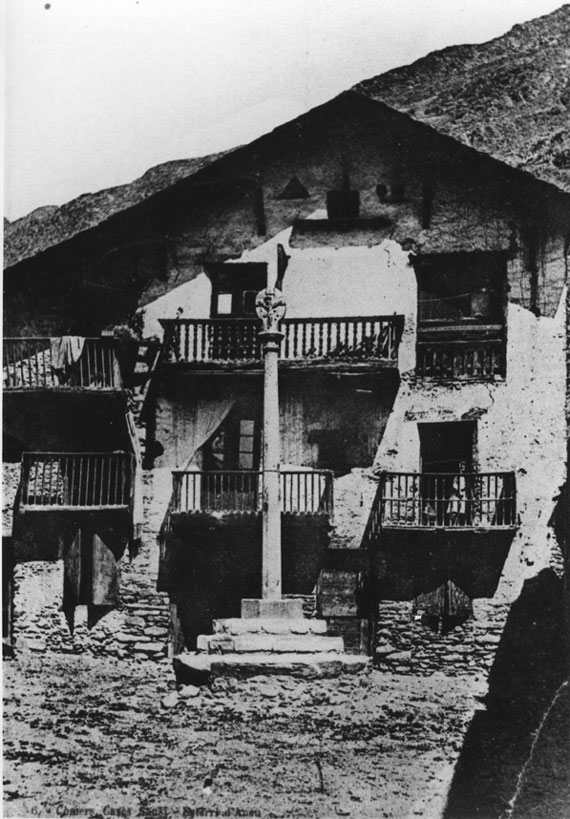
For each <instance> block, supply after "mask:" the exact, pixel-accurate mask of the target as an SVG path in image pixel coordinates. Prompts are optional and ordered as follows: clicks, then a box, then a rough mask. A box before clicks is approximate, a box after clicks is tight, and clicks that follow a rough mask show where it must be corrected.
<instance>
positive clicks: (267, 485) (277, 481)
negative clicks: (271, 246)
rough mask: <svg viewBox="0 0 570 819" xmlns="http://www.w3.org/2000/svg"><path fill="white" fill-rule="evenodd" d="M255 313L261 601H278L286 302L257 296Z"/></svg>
mask: <svg viewBox="0 0 570 819" xmlns="http://www.w3.org/2000/svg"><path fill="white" fill-rule="evenodd" d="M255 306H256V311H257V315H258V316H259V318H260V319H261V320H262V321H263V330H261V331H260V333H259V339H260V341H261V344H262V351H263V362H264V364H263V505H262V531H263V535H262V558H261V560H262V563H261V570H262V578H261V596H262V599H263V600H280V599H281V474H280V472H281V470H280V460H281V442H280V436H279V347H280V345H281V342H282V340H283V338H284V334H283V333H281V332H280V331H279V329H278V325H279V322H280V321H281V319H282V318H283V316H284V315H285V301H284V299H283V296H282V295H281V293H280V292H279V291H278V290H275V289H271V288H268V289H266V290H262V291H261V292H260V293H258V295H257V299H256V305H255Z"/></svg>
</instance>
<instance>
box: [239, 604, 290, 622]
mask: <svg viewBox="0 0 570 819" xmlns="http://www.w3.org/2000/svg"><path fill="white" fill-rule="evenodd" d="M241 616H242V617H243V618H244V619H246V618H252V617H260V618H261V619H263V620H300V619H302V617H303V602H302V601H301V600H256V599H246V600H242V601H241Z"/></svg>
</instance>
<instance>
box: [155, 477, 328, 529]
mask: <svg viewBox="0 0 570 819" xmlns="http://www.w3.org/2000/svg"><path fill="white" fill-rule="evenodd" d="M172 475H173V498H172V506H171V513H172V514H192V513H227V514H235V513H244V512H260V511H261V501H262V491H263V473H262V472H257V471H246V470H234V471H215V472H214V471H210V472H204V471H188V470H176V471H174V472H173V473H172ZM281 510H282V512H283V513H284V514H292V515H327V516H328V517H332V514H333V473H332V472H329V471H320V472H319V471H313V470H307V471H301V470H299V471H291V472H289V471H287V472H281Z"/></svg>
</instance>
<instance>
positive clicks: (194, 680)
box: [173, 652, 372, 685]
mask: <svg viewBox="0 0 570 819" xmlns="http://www.w3.org/2000/svg"><path fill="white" fill-rule="evenodd" d="M173 667H174V674H175V676H176V682H177V683H178V685H205V684H207V683H208V682H210V681H211V680H212V679H214V678H216V677H234V678H240V679H243V678H245V677H255V676H257V675H259V674H265V675H278V674H279V675H286V676H290V677H298V678H306V679H315V678H319V677H339V676H340V675H341V674H359V673H362V672H366V671H369V670H370V669H371V668H372V660H371V658H370V657H364V656H362V655H360V654H335V653H334V652H331V653H321V652H317V653H314V654H304V655H299V654H223V655H216V654H195V653H191V652H187V653H184V654H179V655H178V656H177V657H174V659H173Z"/></svg>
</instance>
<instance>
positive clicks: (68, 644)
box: [13, 472, 170, 661]
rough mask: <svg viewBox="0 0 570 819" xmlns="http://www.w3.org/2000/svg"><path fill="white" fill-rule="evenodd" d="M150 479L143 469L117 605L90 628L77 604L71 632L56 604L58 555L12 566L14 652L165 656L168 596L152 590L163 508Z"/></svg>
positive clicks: (59, 573) (58, 601)
mask: <svg viewBox="0 0 570 819" xmlns="http://www.w3.org/2000/svg"><path fill="white" fill-rule="evenodd" d="M16 474H17V473H16ZM154 484H155V475H154V474H153V473H152V472H145V473H144V475H143V485H144V495H143V500H144V508H145V517H144V528H143V534H142V546H141V549H140V552H139V554H138V555H137V556H136V557H135V558H134V559H133V560H132V561H130V562H129V558H128V556H127V555H125V556H124V557H123V558H122V560H121V563H120V566H119V570H120V590H121V605H120V608H119V609H117V610H113V611H111V612H109V613H108V614H106V615H105V616H104V617H102V618H101V620H99V622H98V623H97V624H96V625H95V626H94V627H93V628H91V629H90V630H88V628H87V612H86V607H85V606H79V607H78V608H77V609H76V611H75V628H74V633H73V635H71V634H70V632H69V629H68V626H67V623H66V620H65V617H64V615H63V612H62V610H61V606H62V603H63V560H57V561H54V562H45V561H34V562H30V563H21V564H19V565H17V566H16V567H15V570H14V631H13V637H14V644H15V649H16V651H17V652H19V651H33V652H39V653H44V652H62V653H68V654H72V653H73V654H79V653H87V654H91V655H93V656H96V657H102V656H105V657H119V658H124V657H134V658H138V659H141V660H147V659H150V660H153V661H159V660H162V659H164V657H166V654H167V643H168V630H169V612H170V608H169V601H168V596H167V595H166V594H163V593H159V592H157V591H156V580H157V574H158V546H157V543H156V535H157V532H158V529H159V528H160V524H161V523H162V514H163V511H162V512H161V509H160V508H157V504H156V502H155V491H154V490H155V487H154ZM158 494H159V496H160V493H158Z"/></svg>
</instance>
